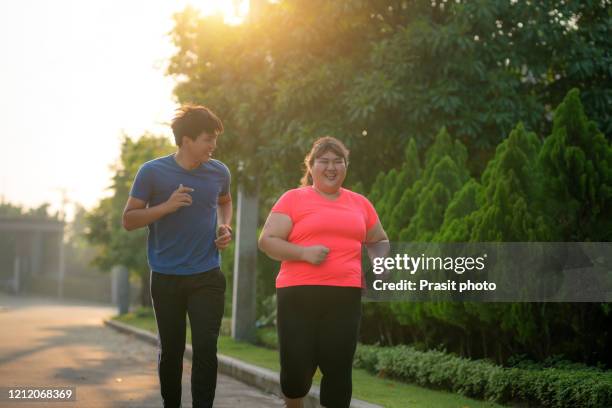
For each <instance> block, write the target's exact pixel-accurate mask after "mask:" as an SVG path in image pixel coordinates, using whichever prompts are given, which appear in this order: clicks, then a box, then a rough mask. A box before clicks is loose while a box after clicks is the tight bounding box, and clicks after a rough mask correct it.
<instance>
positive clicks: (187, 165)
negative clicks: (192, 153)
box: [174, 149, 202, 170]
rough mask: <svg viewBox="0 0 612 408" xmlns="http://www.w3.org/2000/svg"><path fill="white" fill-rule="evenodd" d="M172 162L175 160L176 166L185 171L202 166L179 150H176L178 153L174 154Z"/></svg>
mask: <svg viewBox="0 0 612 408" xmlns="http://www.w3.org/2000/svg"><path fill="white" fill-rule="evenodd" d="M174 160H176V162H177V163H178V165H179V166H181V167H182V168H184V169H185V170H194V169H197V168H198V167H200V165H201V164H202V163H201V162H200V161H198V160H194V159H193V158H191V157H189V155H188V154H187V153H186V152H185V151H183V150H181V149H178V151H177V152H176V153H174Z"/></svg>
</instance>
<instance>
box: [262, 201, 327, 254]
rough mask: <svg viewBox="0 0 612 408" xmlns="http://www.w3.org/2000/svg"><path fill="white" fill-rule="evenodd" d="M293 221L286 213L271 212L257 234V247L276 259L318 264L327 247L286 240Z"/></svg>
mask: <svg viewBox="0 0 612 408" xmlns="http://www.w3.org/2000/svg"><path fill="white" fill-rule="evenodd" d="M292 228H293V222H292V221H291V218H290V217H289V216H288V215H287V214H282V213H278V212H272V213H270V215H268V219H267V220H266V223H265V225H264V227H263V230H262V231H261V235H260V236H259V242H258V243H259V245H258V246H259V249H260V250H262V251H263V252H265V253H266V255H268V256H269V257H270V258H272V259H275V260H277V261H305V262H309V263H311V264H314V265H318V264H320V263H321V262H323V261H324V260H325V257H327V254H328V253H329V248H327V247H325V246H323V245H313V246H301V245H296V244H292V243H291V242H289V241H287V238H288V237H289V233H290V232H291V229H292Z"/></svg>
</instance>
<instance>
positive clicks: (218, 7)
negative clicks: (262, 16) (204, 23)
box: [187, 0, 249, 25]
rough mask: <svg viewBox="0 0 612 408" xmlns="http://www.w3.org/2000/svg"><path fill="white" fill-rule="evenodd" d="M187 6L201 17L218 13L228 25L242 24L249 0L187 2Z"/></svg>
mask: <svg viewBox="0 0 612 408" xmlns="http://www.w3.org/2000/svg"><path fill="white" fill-rule="evenodd" d="M187 4H189V5H190V6H192V7H194V8H196V9H198V10H200V12H201V13H202V14H203V15H212V14H217V13H220V14H222V15H223V21H224V22H225V23H226V24H230V25H237V24H240V23H242V22H244V20H245V19H246V18H247V16H248V14H249V0H188V1H187Z"/></svg>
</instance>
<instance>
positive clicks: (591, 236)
mask: <svg viewBox="0 0 612 408" xmlns="http://www.w3.org/2000/svg"><path fill="white" fill-rule="evenodd" d="M568 135H569V136H568ZM442 136H443V137H442ZM449 141H450V138H449V136H448V135H447V134H446V133H445V132H441V133H440V134H439V135H438V137H437V139H436V143H434V144H433V145H432V146H431V147H430V149H429V150H428V151H427V154H426V160H425V169H424V171H423V173H422V175H421V177H420V178H419V179H418V180H417V181H416V182H414V184H413V186H412V187H411V188H409V189H406V190H405V192H404V194H403V196H402V198H401V199H400V201H399V203H397V204H396V206H395V208H394V210H393V217H392V218H391V224H384V226H385V228H387V230H388V231H392V232H391V233H390V237H391V239H392V240H400V241H416V242H420V241H434V242H530V241H567V240H574V239H575V238H577V237H579V238H580V240H605V239H606V237H608V236H609V231H610V210H611V205H610V204H611V199H610V186H611V182H610V168H609V165H608V163H610V162H612V161H611V160H610V152H611V147H610V144H609V142H607V141H606V139H605V138H604V137H603V135H602V134H601V132H599V131H598V130H597V128H596V126H595V125H594V123H593V122H589V121H588V119H587V118H586V116H585V114H584V111H583V109H582V107H581V102H580V99H579V97H578V93H577V91H572V92H570V93H568V95H567V97H566V99H565V100H564V101H563V103H562V104H561V105H560V106H559V108H558V109H557V110H556V112H555V120H554V127H553V131H552V134H551V135H549V136H548V137H547V138H545V139H544V141H543V143H542V142H541V141H540V139H539V138H538V137H537V136H536V135H535V134H534V133H533V132H528V131H527V130H526V129H525V127H524V126H523V125H522V124H521V123H519V124H518V125H517V126H516V128H515V129H514V130H513V131H512V132H511V133H510V135H509V136H508V137H507V138H506V139H505V140H504V141H502V142H501V143H500V144H499V146H498V147H497V149H496V151H495V155H494V156H493V157H492V159H491V160H490V161H489V163H488V164H487V166H486V168H485V170H484V172H483V174H482V176H481V177H480V179H479V180H476V179H474V178H468V176H467V173H464V174H463V175H460V174H461V173H460V171H461V170H460V169H461V166H457V165H456V164H455V163H462V162H463V161H464V159H463V156H462V153H461V152H462V151H464V150H462V149H461V148H460V147H457V146H459V145H456V146H455V147H453V144H452V143H450V142H449ZM455 143H457V142H455ZM453 159H454V160H453ZM400 169H401V168H400ZM457 175H460V176H459V177H457ZM392 177H395V178H396V177H397V176H396V175H395V173H393V172H389V173H388V174H384V173H381V174H379V176H378V177H377V181H376V182H375V183H374V185H373V186H372V192H373V193H372V194H371V195H370V197H378V202H375V205H376V206H377V208H380V209H381V210H383V211H385V210H386V208H388V207H389V204H388V203H385V202H384V200H385V198H386V197H389V196H390V194H389V192H387V191H385V190H386V188H388V186H387V184H386V183H387V179H388V178H392ZM383 217H384V214H383ZM383 217H381V219H385V218H383ZM398 221H400V222H402V223H401V224H399V226H398V225H397V224H393V223H394V222H398ZM399 228H401V232H400V234H399V235H398V234H397V233H395V231H397V230H398V229H399ZM572 234H573V235H572ZM507 262H512V260H507ZM503 263H504V262H501V263H500V264H503ZM545 272H546V273H549V271H547V270H542V271H538V270H535V269H534V270H532V271H531V273H532V275H533V279H534V280H537V281H539V282H543V284H546V282H544V273H545ZM372 308H380V306H373V305H369V304H368V305H366V308H365V309H366V310H369V309H372ZM608 310H609V307H608V306H607V305H605V304H601V305H600V304H538V303H516V304H511V303H505V304H501V303H500V304H479V303H467V302H462V303H460V302H455V303H434V302H428V303H402V302H395V303H392V304H391V305H390V307H388V308H387V311H388V312H391V313H392V316H393V318H392V319H387V320H386V321H385V324H386V325H390V326H391V327H393V329H388V328H381V329H378V331H379V332H380V333H383V341H384V342H386V343H391V344H393V343H397V342H398V338H399V339H400V340H399V341H403V339H405V338H409V339H411V340H412V341H415V340H416V341H419V342H424V343H425V344H426V345H427V346H429V347H431V346H436V345H438V344H444V345H445V346H446V347H448V348H450V349H452V350H454V351H456V352H458V353H460V354H461V355H464V356H484V357H488V358H492V359H494V360H496V361H498V362H503V361H505V360H506V359H507V358H508V357H509V356H510V355H512V354H514V353H516V352H525V353H528V354H529V355H530V356H531V357H533V358H536V359H538V360H543V359H545V358H546V357H547V356H550V355H551V354H554V353H564V354H567V355H569V356H571V358H573V359H575V360H577V361H584V362H589V363H591V364H595V363H597V362H598V361H605V363H604V364H610V360H609V357H606V356H607V354H606V351H605V346H604V344H606V343H607V342H608V341H609V339H610V337H609V334H608V332H607V331H606V330H605V329H603V328H604V327H608V325H609V324H610V314H609V312H608ZM373 313H374V314H376V313H375V312H373ZM369 318H372V317H370V315H369V314H368V313H366V314H364V319H365V320H367V319H369ZM376 318H377V319H378V320H379V321H380V316H377V317H376ZM393 319H395V320H393ZM364 326H365V327H368V325H367V324H365V325H364ZM398 328H399V329H398ZM366 336H368V335H367V334H366ZM393 336H395V339H393V338H391V337H393ZM595 356H597V357H595ZM599 359H601V360H599Z"/></svg>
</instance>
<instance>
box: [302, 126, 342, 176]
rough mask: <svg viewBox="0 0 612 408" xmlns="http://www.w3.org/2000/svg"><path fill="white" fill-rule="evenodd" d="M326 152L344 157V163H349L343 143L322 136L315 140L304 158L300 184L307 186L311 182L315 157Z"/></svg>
mask: <svg viewBox="0 0 612 408" xmlns="http://www.w3.org/2000/svg"><path fill="white" fill-rule="evenodd" d="M327 152H334V153H335V154H337V155H338V156H340V157H342V158H343V159H344V164H346V165H347V166H348V163H349V150H348V149H347V148H346V146H345V145H344V143H342V142H341V141H339V140H338V139H336V138H335V137H331V136H324V137H321V138H319V139H317V140H315V142H314V143H313V145H312V149H310V152H309V153H308V154H307V155H306V157H305V158H304V176H302V179H301V180H300V182H301V185H302V186H309V185H311V184H312V173H311V170H312V166H313V165H314V161H315V159H317V158H319V157H321V156H323V155H324V154H325V153H327Z"/></svg>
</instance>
